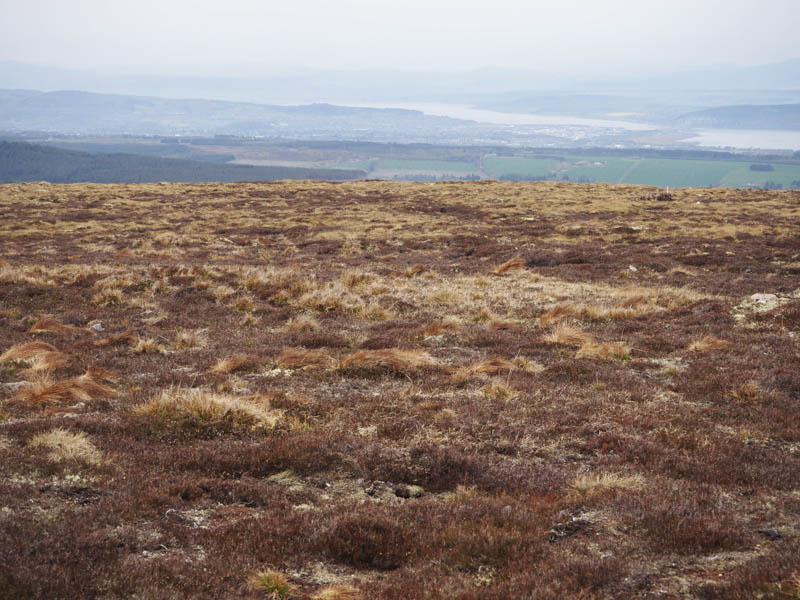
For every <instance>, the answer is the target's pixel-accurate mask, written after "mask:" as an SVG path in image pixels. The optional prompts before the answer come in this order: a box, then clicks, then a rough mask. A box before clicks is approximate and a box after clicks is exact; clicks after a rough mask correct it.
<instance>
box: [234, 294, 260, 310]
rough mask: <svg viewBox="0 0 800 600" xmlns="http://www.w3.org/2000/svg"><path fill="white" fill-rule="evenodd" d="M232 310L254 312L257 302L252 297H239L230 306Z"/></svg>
mask: <svg viewBox="0 0 800 600" xmlns="http://www.w3.org/2000/svg"><path fill="white" fill-rule="evenodd" d="M230 306H231V308H232V309H234V310H238V311H239V312H243V313H251V312H254V311H255V310H256V308H257V306H256V303H255V300H254V299H253V298H252V296H239V297H238V298H236V299H235V300H233V301H232V302H231V304H230Z"/></svg>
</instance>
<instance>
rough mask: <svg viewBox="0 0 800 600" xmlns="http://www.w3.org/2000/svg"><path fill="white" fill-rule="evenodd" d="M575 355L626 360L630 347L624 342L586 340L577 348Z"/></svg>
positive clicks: (577, 356) (629, 353)
mask: <svg viewBox="0 0 800 600" xmlns="http://www.w3.org/2000/svg"><path fill="white" fill-rule="evenodd" d="M575 357H576V358H617V359H619V360H627V359H629V358H630V357H631V347H630V346H628V344H625V343H624V342H587V343H585V344H583V345H582V346H581V347H580V348H579V349H578V351H577V352H576V353H575Z"/></svg>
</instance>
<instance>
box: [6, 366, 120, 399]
mask: <svg viewBox="0 0 800 600" xmlns="http://www.w3.org/2000/svg"><path fill="white" fill-rule="evenodd" d="M109 379H111V375H110V373H109V372H108V371H105V370H101V369H91V368H90V369H88V370H87V371H86V373H84V374H83V375H81V376H79V377H73V378H72V379H65V380H63V381H55V380H53V378H52V377H51V375H50V374H49V373H43V374H41V375H39V376H38V377H37V378H36V379H34V380H32V381H30V382H28V384H27V385H25V386H24V387H22V388H21V389H20V390H19V391H18V392H17V394H16V395H15V396H13V397H12V401H14V402H25V403H28V404H32V405H45V404H53V403H60V402H67V401H72V402H88V401H90V400H95V399H100V398H108V397H110V396H115V395H116V393H117V392H116V391H115V390H114V389H113V388H110V387H108V386H107V385H103V384H102V383H100V381H104V380H105V381H107V380H109Z"/></svg>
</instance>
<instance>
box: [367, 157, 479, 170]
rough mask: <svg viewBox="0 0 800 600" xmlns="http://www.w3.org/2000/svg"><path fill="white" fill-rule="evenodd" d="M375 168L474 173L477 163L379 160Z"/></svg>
mask: <svg viewBox="0 0 800 600" xmlns="http://www.w3.org/2000/svg"><path fill="white" fill-rule="evenodd" d="M375 169H376V170H377V169H382V170H386V171H438V172H443V173H472V172H474V171H477V168H476V167H475V165H471V164H470V163H467V162H457V161H449V160H403V159H385V160H379V161H378V164H377V165H375Z"/></svg>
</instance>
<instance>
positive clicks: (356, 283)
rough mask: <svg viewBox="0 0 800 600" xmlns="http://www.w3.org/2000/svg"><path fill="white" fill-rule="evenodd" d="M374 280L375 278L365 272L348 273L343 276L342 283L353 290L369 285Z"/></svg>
mask: <svg viewBox="0 0 800 600" xmlns="http://www.w3.org/2000/svg"><path fill="white" fill-rule="evenodd" d="M372 279H373V276H372V275H371V274H370V273H365V272H364V271H347V272H345V273H344V274H343V275H342V283H343V284H344V285H345V287H347V288H348V289H351V290H352V289H355V288H358V287H361V286H363V285H365V284H367V283H369V282H370V281H372Z"/></svg>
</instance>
